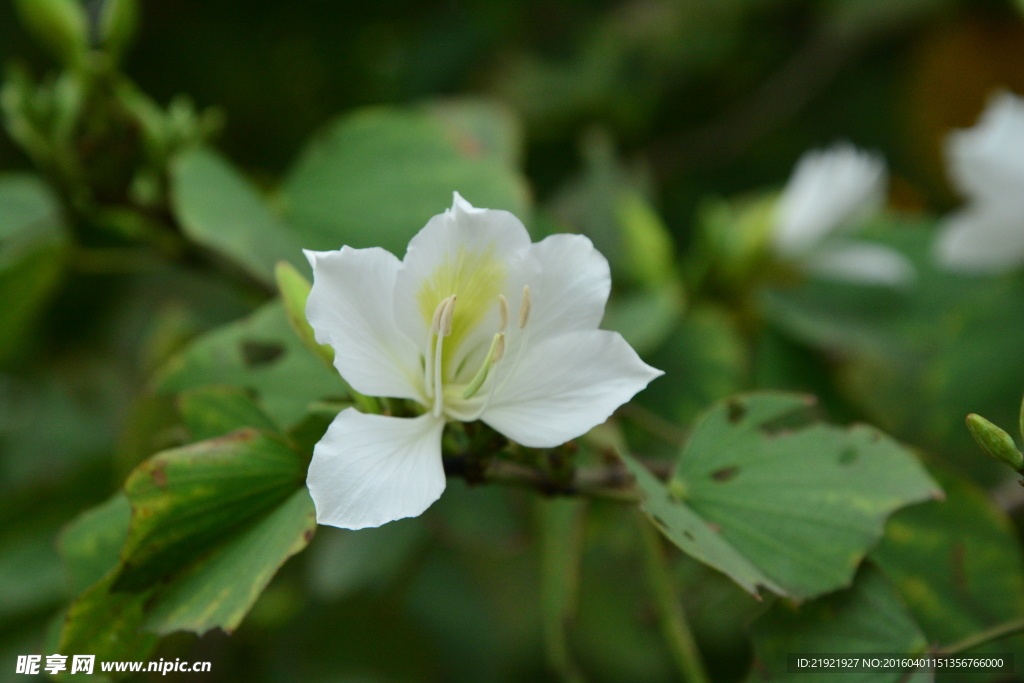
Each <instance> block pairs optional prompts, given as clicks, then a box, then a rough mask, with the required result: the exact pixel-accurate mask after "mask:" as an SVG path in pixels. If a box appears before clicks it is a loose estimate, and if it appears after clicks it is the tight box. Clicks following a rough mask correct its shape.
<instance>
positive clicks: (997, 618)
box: [871, 469, 1024, 683]
mask: <svg viewBox="0 0 1024 683" xmlns="http://www.w3.org/2000/svg"><path fill="white" fill-rule="evenodd" d="M934 474H935V476H936V478H938V480H939V481H940V482H941V484H942V487H943V488H944V489H945V491H946V500H944V501H941V502H940V501H932V502H928V503H924V504H921V505H915V506H913V507H909V508H907V509H906V510H901V511H899V512H898V513H896V514H895V515H893V516H892V518H891V519H890V520H889V523H888V525H887V526H886V530H885V537H884V538H883V539H882V541H881V543H879V545H878V547H877V548H875V550H874V551H873V552H872V553H871V559H872V561H874V562H875V563H876V564H877V565H878V566H879V567H880V568H881V569H882V571H883V572H885V574H886V576H888V577H889V578H890V579H891V580H892V582H893V584H894V585H895V586H896V588H897V590H898V591H899V593H900V595H901V596H902V597H903V600H904V601H905V602H906V603H907V606H908V607H909V608H910V610H911V612H913V614H914V616H915V618H916V619H917V622H918V623H919V624H920V625H921V628H922V629H923V630H924V632H925V634H926V635H927V636H928V639H929V641H930V642H932V643H936V644H938V645H942V646H946V645H950V644H952V643H954V642H956V641H959V640H961V639H963V638H966V637H967V636H970V635H973V634H975V633H977V632H979V631H981V630H983V629H986V628H989V627H991V626H995V625H997V624H1000V623H1002V622H1006V621H1010V620H1011V619H1018V618H1020V617H1022V616H1024V561H1022V559H1021V558H1022V553H1021V546H1020V542H1019V540H1018V538H1017V533H1016V530H1015V529H1014V527H1013V524H1012V523H1011V521H1010V520H1009V518H1007V516H1006V515H1005V514H1004V513H1003V512H1001V511H1000V510H999V509H998V508H997V507H996V506H995V505H993V504H992V501H991V500H990V498H989V497H988V495H987V494H986V492H985V491H984V490H983V489H982V488H980V487H979V486H977V485H976V484H974V483H973V482H971V481H969V480H968V479H966V478H964V477H961V476H958V475H956V474H954V473H953V472H951V471H949V470H946V469H936V470H934ZM986 651H987V652H1010V651H1013V652H1015V653H1016V654H1017V657H1018V658H1020V657H1021V656H1024V637H1022V636H1019V635H1018V636H1015V637H1014V638H1013V640H1000V641H995V642H993V643H991V644H988V645H986V646H985V647H984V648H978V649H977V650H972V651H971V654H972V655H973V654H976V653H982V652H986ZM941 677H942V676H941V675H940V678H941ZM992 679H993V675H992V674H984V673H979V675H968V672H957V674H956V680H957V682H958V683H959V682H960V681H964V682H966V681H981V680H992Z"/></svg>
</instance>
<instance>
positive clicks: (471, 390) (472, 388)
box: [462, 332, 505, 399]
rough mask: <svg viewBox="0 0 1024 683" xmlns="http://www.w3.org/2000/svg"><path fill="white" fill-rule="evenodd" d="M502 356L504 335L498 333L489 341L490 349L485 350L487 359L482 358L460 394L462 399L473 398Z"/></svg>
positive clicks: (503, 352) (503, 353)
mask: <svg viewBox="0 0 1024 683" xmlns="http://www.w3.org/2000/svg"><path fill="white" fill-rule="evenodd" d="M503 355H505V333H504V332H499V333H497V334H496V335H494V339H492V340H491V348H490V349H488V350H487V357H486V358H484V362H483V364H482V365H481V366H480V369H479V370H477V373H476V376H475V377H474V378H473V379H472V381H470V383H469V386H467V387H466V390H465V391H463V392H462V398H464V399H468V398H473V396H474V395H475V394H476V392H478V391H480V387H482V386H483V385H484V382H485V381H487V373H488V372H489V371H490V369H491V366H492V365H494V364H495V363H497V362H498V361H499V360H501V357H502V356H503Z"/></svg>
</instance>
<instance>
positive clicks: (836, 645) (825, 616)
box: [753, 565, 927, 683]
mask: <svg viewBox="0 0 1024 683" xmlns="http://www.w3.org/2000/svg"><path fill="white" fill-rule="evenodd" d="M753 635H754V652H755V661H754V677H753V679H754V680H755V681H772V682H773V683H775V682H778V681H781V682H787V683H788V682H792V683H797V682H798V681H808V680H813V681H817V682H819V683H833V682H834V683H846V682H848V681H849V682H851V683H897V682H898V681H902V680H903V677H904V676H905V673H904V672H902V671H874V672H863V673H854V672H845V671H842V672H836V671H818V672H814V673H806V672H801V673H789V672H788V666H787V655H789V654H791V653H792V654H800V653H811V652H818V653H837V654H841V653H875V652H877V653H883V652H885V653H893V654H897V653H904V654H908V655H913V654H921V653H923V652H924V650H925V648H926V646H927V642H926V641H925V638H924V634H922V633H921V629H919V628H918V626H917V624H916V623H914V620H913V618H912V617H911V616H910V614H908V612H907V608H906V607H904V606H903V604H902V603H901V602H900V600H899V598H898V597H897V595H896V593H895V592H894V591H893V589H892V586H890V585H889V583H888V581H886V579H885V577H884V576H883V575H882V573H881V572H879V571H878V570H877V569H875V568H874V567H872V566H870V565H867V566H865V567H864V568H863V569H861V571H860V572H858V574H857V579H856V581H855V582H854V584H853V587H852V588H849V589H847V590H844V591H841V592H839V593H834V594H832V595H828V596H826V597H823V598H819V599H817V600H815V601H813V602H809V603H806V604H804V605H800V606H798V607H794V606H793V605H791V604H789V603H787V602H786V601H784V600H779V601H777V602H776V603H775V605H774V606H773V607H772V609H771V610H769V611H768V613H767V614H765V615H764V616H762V617H761V618H760V619H758V620H757V621H756V622H754V628H753ZM915 680H917V679H915Z"/></svg>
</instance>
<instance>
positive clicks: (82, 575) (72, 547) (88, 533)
mask: <svg viewBox="0 0 1024 683" xmlns="http://www.w3.org/2000/svg"><path fill="white" fill-rule="evenodd" d="M131 516H132V506H131V503H130V502H129V501H128V497H127V496H126V495H124V493H122V492H120V491H119V492H118V493H116V494H115V495H113V496H111V497H110V498H109V499H108V500H107V501H106V502H104V503H101V504H99V505H97V506H96V507H94V508H90V509H89V510H86V511H85V512H83V513H81V514H80V515H78V517H76V518H75V519H74V520H72V521H71V522H70V523H69V524H68V525H67V526H66V527H64V530H63V531H62V532H61V534H60V537H59V538H58V539H57V548H58V550H59V551H60V555H61V559H63V561H64V570H65V572H66V573H67V575H68V579H69V580H70V582H71V588H72V590H73V591H74V592H75V593H76V594H77V593H81V592H82V591H84V590H85V589H86V588H88V587H89V586H91V585H92V584H94V583H96V582H97V581H99V580H100V579H102V578H103V577H104V576H106V575H107V574H108V573H109V572H110V570H111V569H113V568H114V567H116V566H117V562H118V559H119V558H120V555H121V546H123V545H124V542H125V540H126V539H127V538H128V525H129V523H130V522H131Z"/></svg>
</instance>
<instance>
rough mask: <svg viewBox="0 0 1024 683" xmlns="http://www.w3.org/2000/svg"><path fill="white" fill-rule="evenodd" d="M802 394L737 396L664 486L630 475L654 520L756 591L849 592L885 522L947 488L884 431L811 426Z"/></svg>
mask: <svg viewBox="0 0 1024 683" xmlns="http://www.w3.org/2000/svg"><path fill="white" fill-rule="evenodd" d="M809 405H810V401H809V400H808V398H807V397H804V396H799V395H794V394H777V393H767V392H765V393H754V394H748V395H740V396H736V397H733V398H731V399H729V400H728V401H725V402H724V403H721V404H719V405H718V406H716V407H715V408H713V409H711V410H710V411H708V412H707V413H706V414H705V415H704V417H703V418H702V419H701V420H700V421H699V422H698V424H697V426H696V427H695V429H694V432H693V435H692V437H691V438H690V440H689V442H688V443H687V444H686V446H685V447H684V449H683V452H682V454H681V456H680V458H679V461H678V463H677V465H676V470H675V472H674V473H673V475H672V477H671V479H670V481H669V482H668V484H667V485H663V484H661V483H660V482H658V481H657V480H656V479H654V477H653V476H651V475H650V474H649V473H646V472H643V471H640V470H639V466H638V465H637V464H636V463H632V464H631V471H632V472H633V473H634V475H636V476H637V477H638V478H637V482H638V484H639V485H640V488H641V490H642V491H643V493H644V496H645V500H644V502H643V507H644V509H645V511H646V512H647V513H648V515H650V516H651V517H652V520H653V521H654V522H655V524H656V525H657V526H658V527H659V528H661V529H662V531H663V532H665V533H666V535H668V537H669V538H670V539H671V540H672V541H673V542H674V543H676V544H677V545H678V546H679V547H680V548H682V549H683V550H684V551H686V552H687V553H690V554H692V555H694V557H697V558H698V559H701V560H702V561H704V562H707V563H708V564H710V565H711V566H713V567H715V568H717V569H719V570H721V571H723V572H725V573H726V574H729V575H730V576H732V577H733V578H734V579H735V580H736V581H737V583H739V584H740V585H741V586H743V587H744V588H747V589H748V590H751V591H753V590H754V589H755V587H756V586H757V585H764V586H767V587H769V588H771V589H772V590H774V591H775V592H777V593H779V594H782V595H790V596H792V597H795V598H799V599H804V598H810V597H814V596H816V595H821V594H823V593H827V592H829V591H833V590H836V589H837V588H841V587H843V586H847V585H849V583H850V581H852V579H853V574H854V572H855V571H856V568H857V565H858V564H859V563H860V560H861V559H862V558H863V557H864V554H865V553H866V552H867V551H868V549H870V548H871V546H872V545H874V544H875V542H877V540H878V539H879V538H880V537H881V535H882V531H883V526H884V524H885V520H886V518H887V517H888V516H889V514H891V513H892V512H894V511H895V510H897V509H899V508H900V507H903V506H904V505H907V504H909V503H913V502H917V501H921V500H925V499H927V498H929V497H933V498H934V497H938V496H940V495H941V491H940V490H939V489H938V487H937V486H936V484H935V483H934V482H933V481H932V480H931V478H930V477H929V476H928V474H927V473H926V472H925V471H924V469H923V468H922V467H921V465H920V464H919V463H918V462H917V460H916V459H915V458H914V456H913V455H912V454H911V453H910V452H908V451H907V450H905V449H904V448H902V447H901V446H900V445H899V444H897V443H896V442H894V441H893V440H892V439H890V438H888V437H887V436H885V435H884V434H881V433H880V432H878V431H877V430H875V429H873V428H871V427H868V426H865V425H855V426H853V427H851V428H849V429H842V428H839V427H833V426H829V425H825V424H820V423H818V424H810V425H806V424H805V423H806V420H802V419H801V418H800V415H799V413H800V411H803V410H806V408H807V407H808V406H809Z"/></svg>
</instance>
